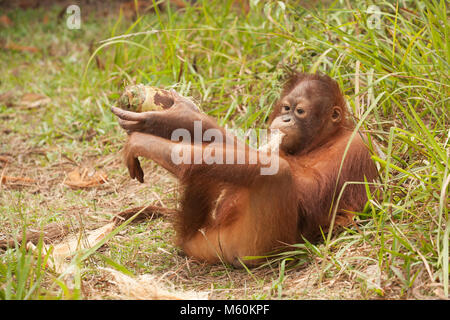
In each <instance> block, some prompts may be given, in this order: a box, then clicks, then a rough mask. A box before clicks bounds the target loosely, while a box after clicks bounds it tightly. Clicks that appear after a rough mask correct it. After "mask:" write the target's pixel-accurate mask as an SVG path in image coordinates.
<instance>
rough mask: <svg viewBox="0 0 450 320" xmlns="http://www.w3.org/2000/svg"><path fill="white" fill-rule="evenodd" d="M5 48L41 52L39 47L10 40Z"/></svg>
mask: <svg viewBox="0 0 450 320" xmlns="http://www.w3.org/2000/svg"><path fill="white" fill-rule="evenodd" d="M3 48H4V49H8V50H14V51H20V52H31V53H36V52H39V49H38V48H36V47H30V46H23V45H21V44H18V43H15V42H8V43H6V44H5V45H4V46H3Z"/></svg>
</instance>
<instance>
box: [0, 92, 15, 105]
mask: <svg viewBox="0 0 450 320" xmlns="http://www.w3.org/2000/svg"><path fill="white" fill-rule="evenodd" d="M13 101H14V92H13V91H11V90H9V91H6V92H3V93H2V94H0V103H3V104H5V106H7V107H11V106H12V105H13V104H14V103H13Z"/></svg>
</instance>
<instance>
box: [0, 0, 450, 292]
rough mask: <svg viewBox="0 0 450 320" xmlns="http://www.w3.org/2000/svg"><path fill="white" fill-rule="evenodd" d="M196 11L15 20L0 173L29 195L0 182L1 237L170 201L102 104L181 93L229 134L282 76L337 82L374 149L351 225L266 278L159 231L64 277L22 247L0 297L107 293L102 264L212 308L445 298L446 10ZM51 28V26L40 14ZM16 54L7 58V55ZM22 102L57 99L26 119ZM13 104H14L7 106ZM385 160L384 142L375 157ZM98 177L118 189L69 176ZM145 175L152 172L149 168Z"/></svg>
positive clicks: (3, 61)
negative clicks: (188, 248)
mask: <svg viewBox="0 0 450 320" xmlns="http://www.w3.org/2000/svg"><path fill="white" fill-rule="evenodd" d="M372 4H373V3H372V2H370V1H351V2H350V1H329V2H327V3H326V5H320V4H318V5H315V6H310V7H308V8H306V7H304V6H302V5H299V4H297V3H295V2H293V1H292V2H288V1H286V2H281V1H272V2H263V1H250V5H249V11H248V12H246V11H245V10H242V9H241V8H240V7H239V6H236V5H233V1H198V3H197V4H196V5H195V6H188V7H186V8H185V9H181V10H177V9H176V8H174V7H173V6H168V7H166V8H165V9H164V10H159V9H156V10H154V11H151V12H147V13H145V14H143V13H142V12H141V13H138V14H137V15H136V16H135V19H129V18H128V17H127V15H126V12H125V11H123V12H122V11H120V12H119V10H118V8H116V10H114V12H113V14H111V12H110V13H109V14H106V15H103V14H101V11H100V10H98V9H96V8H91V7H89V6H87V5H86V6H84V7H83V5H80V6H81V17H82V26H81V29H80V30H69V29H68V28H67V27H66V25H65V19H66V17H64V16H63V18H62V19H58V18H57V16H58V13H59V12H60V11H61V7H56V6H55V7H51V8H49V9H48V8H46V9H45V10H44V9H43V8H41V9H36V10H17V9H15V10H8V11H6V12H4V14H6V15H7V16H8V17H9V18H10V19H11V21H12V22H13V24H12V25H9V26H5V25H3V26H2V27H1V29H0V39H1V40H2V43H3V44H5V43H11V42H12V43H19V44H21V45H26V46H33V47H35V48H37V49H38V52H35V53H29V52H24V51H23V50H10V49H5V48H4V49H2V50H1V51H0V66H1V70H2V71H3V72H2V78H1V80H0V81H1V82H0V94H3V95H2V96H1V97H2V99H0V134H1V138H0V156H1V155H2V156H5V157H8V158H9V159H11V161H10V162H9V163H4V162H0V166H1V167H0V170H2V174H5V175H6V174H7V175H16V176H27V177H31V178H34V179H35V180H36V181H37V183H35V184H32V185H25V186H24V185H20V184H17V185H14V184H7V183H3V184H2V185H0V234H2V235H3V236H5V237H6V236H10V235H15V234H17V233H18V232H20V231H22V230H24V229H26V228H38V229H39V228H41V227H43V226H45V225H46V224H48V223H50V222H61V223H65V224H67V225H70V227H71V228H73V230H80V229H81V230H84V229H92V228H95V227H96V226H98V225H101V224H103V223H105V221H107V220H108V219H109V218H110V217H112V215H113V214H114V213H117V212H118V211H119V210H121V209H126V208H128V207H131V206H134V205H143V204H145V203H157V204H164V205H167V206H172V207H173V206H175V204H176V199H177V196H178V194H177V191H176V189H177V184H176V181H175V180H174V179H173V178H171V177H170V176H168V175H167V174H166V173H165V172H164V171H163V170H161V169H160V168H158V167H157V166H156V165H154V164H153V163H151V162H145V169H144V170H146V177H147V178H146V184H145V187H144V186H142V185H139V184H138V183H136V182H135V181H130V180H129V178H128V174H127V172H126V169H125V168H124V166H123V165H122V163H121V160H120V155H119V154H118V152H119V150H120V148H121V146H122V144H123V141H124V139H125V134H124V133H123V132H122V131H121V130H119V128H118V126H117V122H116V119H114V118H113V115H112V113H111V112H109V106H110V105H111V104H113V103H114V101H115V99H117V98H118V96H119V93H120V92H121V91H122V89H123V87H124V85H126V84H130V83H146V84H151V85H155V86H161V87H173V88H175V89H177V90H178V91H180V92H181V93H182V94H185V95H189V96H192V97H193V98H194V99H195V100H196V101H197V102H198V103H199V104H200V106H201V108H202V109H203V110H204V111H205V112H207V113H208V114H210V115H212V116H214V117H216V118H217V119H218V121H219V123H221V124H222V125H227V126H229V127H234V128H242V129H247V128H250V127H261V126H263V125H264V122H265V120H266V118H267V115H268V114H269V113H270V110H271V106H272V104H273V102H274V101H275V100H276V98H277V97H278V95H279V92H280V85H281V83H282V80H283V76H284V74H285V73H286V71H287V70H291V69H299V70H302V71H311V72H314V71H321V72H325V73H327V74H329V75H330V76H332V77H333V78H335V79H336V80H337V81H338V82H339V83H340V85H341V87H342V88H343V90H344V93H345V95H346V98H347V101H348V103H349V107H350V108H351V109H352V111H353V116H354V119H355V123H357V124H358V125H360V126H361V130H362V131H363V132H364V134H366V135H367V136H368V137H369V138H370V140H371V141H374V142H376V144H377V145H378V146H379V149H380V151H381V152H379V153H378V154H379V156H375V157H374V161H376V163H377V165H378V166H379V168H380V181H379V183H378V184H377V191H376V194H374V195H370V201H369V203H368V204H367V206H366V208H365V209H364V211H363V212H361V213H359V214H358V215H357V218H356V220H357V222H358V225H357V226H355V227H352V228H350V229H346V230H343V231H342V232H340V233H338V234H334V235H324V238H325V241H324V243H321V244H317V245H313V244H302V245H297V246H294V247H293V250H292V251H291V252H288V253H286V254H283V255H281V256H279V257H277V258H276V259H275V260H274V263H273V264H272V265H270V266H266V267H265V268H262V269H257V270H235V269H232V268H230V267H228V266H205V265H202V264H199V263H196V262H194V261H190V260H189V259H186V258H185V257H181V256H180V255H178V249H177V248H175V247H174V246H173V245H172V243H171V242H170V238H171V236H172V234H173V231H172V229H171V227H170V224H169V223H168V222H167V221H164V220H163V219H155V220H154V221H150V222H146V223H142V224H140V225H135V226H130V227H127V229H126V232H121V233H120V234H119V236H117V237H116V238H114V239H112V240H111V241H110V242H109V244H108V246H107V247H106V248H102V250H101V251H100V252H95V253H91V254H90V255H88V256H87V257H86V259H84V260H83V261H78V262H77V263H76V268H77V270H78V271H79V272H78V273H77V274H78V278H77V279H78V280H77V281H75V282H74V284H72V283H68V282H67V281H62V280H61V279H59V278H58V275H57V274H55V273H54V272H53V271H52V270H50V269H49V268H48V267H46V266H45V264H44V265H43V264H42V261H40V260H39V259H41V258H40V256H39V255H35V254H33V253H32V252H30V251H27V250H26V249H25V248H22V249H9V250H7V251H5V252H3V253H0V298H7V299H37V298H64V299H78V298H108V297H111V296H112V293H113V292H114V285H113V284H112V283H111V281H109V280H108V279H107V276H105V275H104V274H103V273H102V271H101V270H99V268H98V267H99V266H109V267H113V268H116V269H119V270H121V271H123V272H130V273H132V274H135V275H140V274H145V273H152V274H157V275H160V276H161V277H162V278H164V279H165V280H167V281H169V282H171V283H173V284H174V285H175V286H176V287H177V288H183V289H185V288H188V289H194V290H202V291H205V290H206V291H210V292H211V297H213V298H214V297H217V298H231V299H232V298H251V299H258V298H284V299H293V298H294V299H295V298H338V299H342V298H376V297H380V298H391V299H395V298H444V297H448V294H449V293H448V288H449V284H448V280H449V268H448V262H449V249H448V247H449V230H450V221H449V216H448V209H449V207H448V190H449V179H450V175H449V137H450V130H449V114H450V112H449V107H448V106H449V75H448V74H449V59H450V48H449V33H450V29H449V24H448V7H447V6H446V3H445V1H426V2H421V1H399V2H398V3H397V2H394V1H390V2H377V3H376V4H377V8H378V9H379V12H377V11H370V10H371V9H369V8H370V5H372ZM45 16H47V18H45ZM4 47H5V46H4ZM26 93H39V94H42V95H45V96H47V97H49V98H50V99H51V101H50V102H49V103H48V104H46V105H44V106H41V107H38V108H31V109H30V108H23V107H21V105H20V101H21V100H20V99H21V96H22V95H23V94H26ZM6 94H7V95H6ZM374 148H375V147H374ZM82 166H87V167H93V168H96V169H104V170H105V171H106V172H107V173H108V177H109V178H108V183H107V184H106V185H104V186H102V187H100V188H94V189H88V190H73V189H70V188H68V187H66V186H64V184H63V183H62V182H63V180H64V178H65V176H66V174H67V173H68V172H70V171H71V170H72V169H73V168H75V167H82ZM147 172H148V173H147Z"/></svg>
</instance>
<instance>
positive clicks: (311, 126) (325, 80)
mask: <svg viewBox="0 0 450 320" xmlns="http://www.w3.org/2000/svg"><path fill="white" fill-rule="evenodd" d="M172 95H173V105H172V106H171V107H170V108H168V109H165V110H161V111H149V112H144V113H134V112H130V111H125V110H121V109H119V108H115V107H113V108H112V111H113V112H114V113H115V114H116V115H117V116H118V117H119V123H120V125H121V126H122V128H124V129H125V130H126V131H127V132H128V134H129V138H128V141H127V143H126V144H125V148H124V158H125V162H126V165H127V167H128V169H129V172H130V175H131V178H136V179H137V180H139V181H140V182H143V178H144V174H143V171H142V169H141V166H140V164H139V160H138V157H145V158H148V159H152V160H154V161H156V162H157V163H158V164H160V165H161V166H162V167H164V168H166V169H167V170H168V171H169V172H171V173H172V174H173V175H175V176H176V177H177V178H178V179H179V180H180V181H181V183H182V184H183V186H184V192H183V197H182V201H181V206H180V207H181V209H180V210H179V212H178V213H177V218H176V221H177V222H176V223H175V228H176V231H177V243H178V245H180V246H181V247H182V249H183V250H184V251H185V253H186V254H187V255H189V256H192V257H194V258H197V259H200V260H204V261H208V262H210V263H216V262H219V261H224V262H227V263H231V264H233V265H236V266H239V265H241V263H245V264H246V265H256V264H259V263H261V261H262V260H261V259H255V260H246V261H244V262H243V261H242V260H243V259H244V257H245V256H261V255H265V254H267V253H269V252H272V251H274V250H276V249H279V248H282V247H283V246H286V245H287V244H294V243H298V242H301V241H302V237H304V238H306V239H308V240H315V239H317V237H318V236H320V234H321V229H322V230H327V229H328V228H329V226H330V222H331V220H332V216H333V214H332V213H333V210H332V209H334V208H335V206H338V207H337V211H336V212H337V216H336V220H335V225H346V224H348V223H349V222H350V221H351V219H352V213H351V212H353V211H360V210H362V209H363V207H364V205H365V203H366V201H367V196H366V190H365V186H364V184H349V185H347V186H346V188H345V190H344V192H343V195H342V197H341V198H340V201H339V202H337V197H338V195H339V193H340V191H341V189H342V187H343V185H344V183H345V182H364V179H367V181H369V182H370V181H372V180H373V179H375V178H376V176H377V170H376V167H375V165H374V163H373V162H372V160H371V156H370V153H369V151H368V149H367V148H366V146H365V144H364V141H363V139H362V138H361V136H360V135H359V134H357V133H356V134H353V135H352V133H353V130H354V126H353V124H352V122H351V121H350V119H349V118H348V112H347V109H346V105H345V100H344V97H343V95H342V93H341V90H340V88H339V86H338V84H337V83H336V82H335V81H334V80H333V79H331V78H330V77H328V76H326V75H320V74H305V73H295V74H293V75H292V76H291V77H290V79H289V80H288V81H287V83H286V84H285V86H284V90H283V92H282V94H281V98H280V99H279V101H278V102H277V103H276V105H275V107H274V110H273V112H272V114H271V115H270V118H269V123H270V128H271V129H278V130H280V132H281V133H282V138H281V140H280V141H281V142H280V144H279V152H278V153H277V152H275V151H276V150H275V149H276V148H275V149H273V150H272V152H269V153H270V155H269V158H270V160H271V162H274V161H275V162H276V163H277V169H278V170H277V171H276V172H275V173H274V174H261V172H262V171H261V170H262V169H264V167H267V161H265V162H264V161H263V159H267V154H265V155H264V154H263V152H262V151H261V150H256V149H253V148H251V147H249V146H248V145H246V144H244V143H242V142H240V141H238V140H237V138H235V137H234V136H232V135H231V134H230V133H228V132H226V131H225V130H224V129H223V128H221V127H220V126H218V125H217V123H216V122H215V121H214V120H213V119H212V118H210V117H208V116H207V115H205V114H202V113H201V112H200V111H199V109H198V108H197V107H196V106H195V105H194V104H193V102H192V101H190V100H189V99H187V98H184V97H181V96H179V95H178V94H177V93H176V92H172ZM199 122H200V123H201V133H202V134H201V135H200V138H199V137H198V135H197V137H196V138H195V139H194V141H191V143H180V142H177V141H173V140H171V138H173V134H174V132H175V131H176V130H177V129H182V130H185V131H183V132H187V133H190V134H194V137H195V131H196V125H195V124H196V123H199ZM197 130H198V129H197ZM211 130H212V131H214V130H216V131H214V132H216V133H217V132H220V133H222V134H223V135H224V137H226V138H225V139H223V140H220V139H215V140H214V141H213V142H211V139H210V138H209V139H205V136H208V134H207V133H208V132H212V131H211ZM209 136H211V135H209ZM214 136H215V135H214ZM351 137H352V139H351ZM350 139H351V141H350ZM347 145H349V147H348V150H347V152H346V155H345V158H343V156H344V151H345V149H346V147H347ZM180 150H181V151H185V152H186V153H187V154H190V155H191V156H190V157H188V158H186V159H187V160H189V161H183V162H181V163H175V162H174V160H173V155H174V154H177V152H180ZM195 154H201V155H203V157H204V158H203V160H202V161H196V159H195V156H192V155H195ZM217 155H224V156H229V157H230V159H233V160H235V161H234V162H233V161H231V162H227V161H225V162H224V163H220V164H219V163H217V161H216V162H214V161H210V160H211V159H212V158H214V157H216V156H217ZM239 157H241V158H240V159H245V161H244V163H242V162H241V163H240V164H239V163H238V162H239V161H236V160H237V159H239ZM265 157H266V158H265ZM186 159H185V160H186ZM250 159H253V160H254V161H253V162H252V161H250ZM342 161H343V164H342V168H340V167H341V162H342Z"/></svg>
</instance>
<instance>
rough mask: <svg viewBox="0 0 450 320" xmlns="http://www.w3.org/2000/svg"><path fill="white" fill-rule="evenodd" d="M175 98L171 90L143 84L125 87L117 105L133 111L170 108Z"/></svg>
mask: <svg viewBox="0 0 450 320" xmlns="http://www.w3.org/2000/svg"><path fill="white" fill-rule="evenodd" d="M173 103H174V99H173V96H172V94H171V93H170V91H167V90H164V89H160V88H157V87H152V86H145V85H143V84H137V85H131V86H127V87H125V90H124V92H123V94H122V95H121V97H120V98H119V100H118V101H117V107H119V108H121V109H124V110H129V111H133V112H145V111H154V110H163V109H168V108H170V107H171V106H172V105H173Z"/></svg>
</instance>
